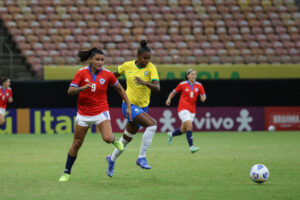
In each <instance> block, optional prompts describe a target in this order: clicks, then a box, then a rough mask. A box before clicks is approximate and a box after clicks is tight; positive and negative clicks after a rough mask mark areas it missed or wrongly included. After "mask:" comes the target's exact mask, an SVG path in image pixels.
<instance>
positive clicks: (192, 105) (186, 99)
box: [166, 69, 206, 153]
mask: <svg viewBox="0 0 300 200" xmlns="http://www.w3.org/2000/svg"><path fill="white" fill-rule="evenodd" d="M196 76H197V73H196V71H195V70H194V69H189V70H188V71H187V72H186V77H185V79H186V81H183V82H181V83H179V84H178V85H177V87H176V88H175V89H174V90H173V91H172V92H171V93H170V95H169V97H168V99H167V101H166V105H167V106H170V105H171V100H172V98H173V97H174V96H175V95H176V94H177V93H180V100H179V105H178V116H179V118H180V120H181V122H182V123H181V127H180V128H177V129H176V130H175V131H173V132H169V133H168V137H169V139H168V142H169V144H171V143H172V139H173V137H174V136H178V135H182V134H183V133H186V138H187V141H188V143H189V146H190V150H191V152H192V153H195V152H196V151H198V150H199V149H198V148H197V147H195V146H194V144H193V136H192V131H193V121H194V118H195V114H196V102H197V98H198V96H199V95H200V100H201V101H202V102H204V101H205V100H206V94H205V91H204V87H203V85H202V84H201V83H199V82H197V81H196Z"/></svg>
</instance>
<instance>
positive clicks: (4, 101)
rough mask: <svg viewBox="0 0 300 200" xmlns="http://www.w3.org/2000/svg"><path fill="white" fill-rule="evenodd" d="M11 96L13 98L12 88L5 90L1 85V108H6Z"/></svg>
mask: <svg viewBox="0 0 300 200" xmlns="http://www.w3.org/2000/svg"><path fill="white" fill-rule="evenodd" d="M9 98H12V90H11V88H7V89H6V90H4V89H3V88H2V86H0V108H3V109H6V106H7V101H8V99H9Z"/></svg>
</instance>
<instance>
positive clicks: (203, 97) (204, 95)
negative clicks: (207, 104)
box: [200, 94, 206, 102]
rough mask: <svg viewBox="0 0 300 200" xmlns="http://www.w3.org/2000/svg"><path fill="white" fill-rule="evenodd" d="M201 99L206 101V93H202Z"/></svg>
mask: <svg viewBox="0 0 300 200" xmlns="http://www.w3.org/2000/svg"><path fill="white" fill-rule="evenodd" d="M200 100H201V101H202V102H204V101H205V100H206V94H201V95H200Z"/></svg>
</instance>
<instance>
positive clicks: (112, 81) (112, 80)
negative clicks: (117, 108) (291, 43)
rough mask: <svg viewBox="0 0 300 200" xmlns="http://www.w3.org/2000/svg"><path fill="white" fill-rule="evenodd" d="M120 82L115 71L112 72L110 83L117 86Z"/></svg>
mask: <svg viewBox="0 0 300 200" xmlns="http://www.w3.org/2000/svg"><path fill="white" fill-rule="evenodd" d="M118 83H119V81H118V79H117V78H116V77H115V75H114V74H113V73H110V76H109V79H108V84H109V85H111V86H113V87H115V86H116V85H117V84H118Z"/></svg>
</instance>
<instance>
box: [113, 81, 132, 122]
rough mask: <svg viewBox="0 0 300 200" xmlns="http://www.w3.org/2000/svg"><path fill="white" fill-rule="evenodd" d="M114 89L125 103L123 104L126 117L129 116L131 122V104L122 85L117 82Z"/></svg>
mask: <svg viewBox="0 0 300 200" xmlns="http://www.w3.org/2000/svg"><path fill="white" fill-rule="evenodd" d="M114 88H115V90H116V91H117V92H118V93H119V95H120V96H121V98H122V99H123V100H124V101H125V103H126V105H127V110H126V116H129V120H130V121H132V118H131V104H130V102H129V99H128V96H127V94H126V92H125V90H124V88H123V87H122V85H121V84H120V83H119V82H118V84H117V85H116V86H115V87H114Z"/></svg>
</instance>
